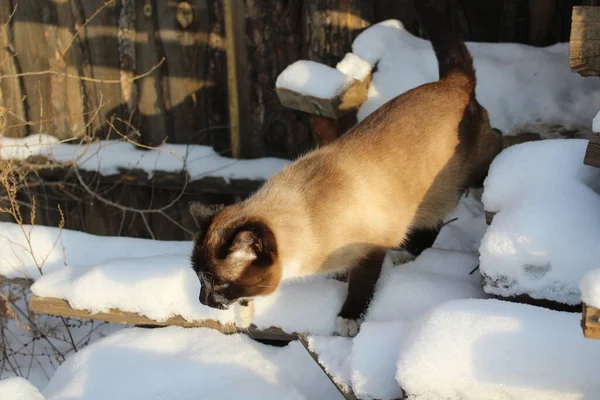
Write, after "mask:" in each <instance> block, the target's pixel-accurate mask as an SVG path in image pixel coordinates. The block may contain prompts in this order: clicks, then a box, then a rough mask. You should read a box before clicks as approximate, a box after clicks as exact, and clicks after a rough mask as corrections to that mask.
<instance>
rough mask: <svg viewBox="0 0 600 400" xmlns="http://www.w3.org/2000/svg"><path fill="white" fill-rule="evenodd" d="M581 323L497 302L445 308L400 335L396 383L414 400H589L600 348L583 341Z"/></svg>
mask: <svg viewBox="0 0 600 400" xmlns="http://www.w3.org/2000/svg"><path fill="white" fill-rule="evenodd" d="M580 319H581V316H580V315H579V314H577V313H566V312H558V311H552V310H548V309H544V308H540V307H534V306H529V305H524V304H517V303H511V302H506V301H500V300H491V299H488V300H456V301H450V302H447V303H444V304H443V305H440V306H439V307H436V308H434V309H433V310H431V311H430V312H428V313H426V314H425V315H424V316H423V317H422V318H420V319H419V321H418V322H416V323H415V326H414V327H413V328H412V329H411V330H410V332H409V333H408V334H407V336H406V338H405V340H403V342H402V345H401V347H400V351H399V358H398V364H397V367H398V369H397V373H396V378H397V380H398V382H399V383H400V385H401V386H402V388H404V390H405V391H406V392H407V393H410V395H412V396H414V398H416V399H445V400H455V399H456V400H471V399H473V400H475V399H477V400H479V399H527V400H571V399H573V400H575V399H595V398H597V397H598V393H600V380H599V379H598V368H597V362H598V359H600V346H598V343H597V342H595V341H593V340H589V339H586V338H584V337H583V335H582V334H581V328H580V325H579V322H580Z"/></svg>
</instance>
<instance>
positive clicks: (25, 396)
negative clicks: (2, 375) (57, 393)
mask: <svg viewBox="0 0 600 400" xmlns="http://www.w3.org/2000/svg"><path fill="white" fill-rule="evenodd" d="M0 399H2V400H44V396H42V394H41V393H40V391H39V390H38V389H37V388H36V387H35V386H33V385H32V384H31V383H30V382H29V381H28V380H27V379H23V378H21V377H13V378H7V379H2V380H0Z"/></svg>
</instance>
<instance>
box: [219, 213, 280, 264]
mask: <svg viewBox="0 0 600 400" xmlns="http://www.w3.org/2000/svg"><path fill="white" fill-rule="evenodd" d="M229 242H230V243H231V245H230V246H229V248H228V249H227V253H228V255H227V257H229V258H230V259H235V260H236V261H240V262H245V263H251V264H253V265H261V266H270V265H272V264H273V261H274V258H275V257H276V254H277V244H276V242H275V236H274V234H273V232H272V231H271V229H270V228H269V227H268V226H267V225H266V224H264V223H260V222H258V223H256V222H255V223H248V224H245V225H243V226H242V227H241V228H240V229H239V230H238V231H237V232H235V234H234V236H233V238H232V240H230V241H229Z"/></svg>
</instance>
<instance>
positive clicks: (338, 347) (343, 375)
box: [307, 335, 353, 390]
mask: <svg viewBox="0 0 600 400" xmlns="http://www.w3.org/2000/svg"><path fill="white" fill-rule="evenodd" d="M307 341H308V348H309V349H310V350H311V351H312V352H314V353H317V355H318V356H319V363H320V364H321V365H322V366H323V367H324V368H325V371H327V374H329V376H331V378H332V379H333V381H334V382H335V383H337V384H338V385H340V386H341V387H342V388H343V389H344V390H349V389H351V381H350V379H351V375H350V374H351V365H350V362H351V361H350V356H351V354H352V342H353V340H352V338H349V337H341V336H317V335H311V336H308V337H307Z"/></svg>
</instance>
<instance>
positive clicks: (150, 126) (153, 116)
mask: <svg viewBox="0 0 600 400" xmlns="http://www.w3.org/2000/svg"><path fill="white" fill-rule="evenodd" d="M153 4H156V2H145V1H136V2H135V9H136V10H135V14H136V15H135V21H136V41H135V42H136V46H135V69H136V74H138V75H139V74H142V73H144V72H145V71H148V70H150V69H151V68H152V67H153V66H155V65H157V64H158V63H159V62H160V60H161V59H162V57H163V54H162V53H163V45H162V41H161V39H160V36H159V34H158V27H157V20H158V18H159V16H158V14H157V11H158V10H156V9H154V6H153ZM162 72H163V68H159V69H157V70H155V71H154V72H152V74H150V75H148V76H146V77H144V78H143V79H140V80H139V81H138V82H137V85H138V90H139V97H138V104H137V109H138V111H139V117H140V128H139V130H140V132H141V133H142V138H141V139H142V140H141V142H142V143H143V144H145V145H147V146H158V145H160V144H161V143H163V141H164V140H165V138H166V136H167V133H168V132H170V131H171V130H170V129H169V127H168V126H167V121H166V105H165V96H164V93H163V88H164V85H163V82H162V80H163V79H166V78H164V77H163V76H162Z"/></svg>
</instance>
